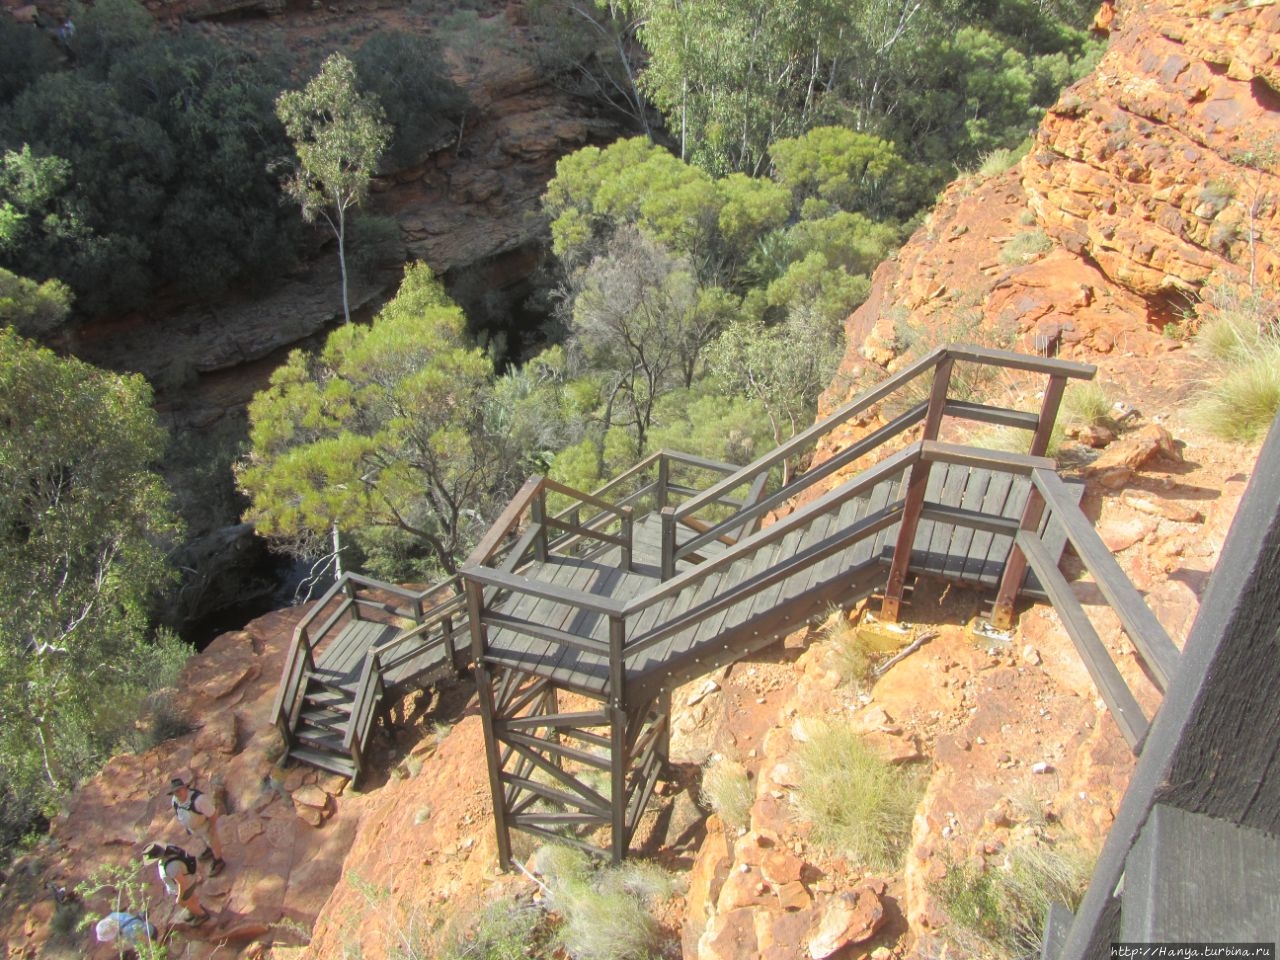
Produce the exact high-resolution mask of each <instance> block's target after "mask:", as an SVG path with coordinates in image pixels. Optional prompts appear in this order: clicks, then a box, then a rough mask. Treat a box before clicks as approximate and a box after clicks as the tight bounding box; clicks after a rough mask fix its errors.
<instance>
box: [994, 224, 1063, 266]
mask: <svg viewBox="0 0 1280 960" xmlns="http://www.w3.org/2000/svg"><path fill="white" fill-rule="evenodd" d="M1052 249H1053V241H1052V240H1050V239H1049V235H1048V234H1047V233H1045V232H1044V231H1043V230H1038V229H1037V230H1024V231H1023V232H1022V233H1019V234H1017V235H1016V236H1014V237H1013V239H1011V240H1010V241H1009V242H1008V243H1006V244H1005V245H1004V246H1003V247H1002V248H1001V249H1000V262H1001V263H1007V264H1011V265H1017V264H1022V263H1031V262H1032V261H1033V260H1036V259H1038V258H1039V257H1041V256H1043V255H1044V254H1046V253H1048V252H1049V251H1050V250H1052Z"/></svg>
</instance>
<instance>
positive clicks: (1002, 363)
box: [942, 343, 1098, 380]
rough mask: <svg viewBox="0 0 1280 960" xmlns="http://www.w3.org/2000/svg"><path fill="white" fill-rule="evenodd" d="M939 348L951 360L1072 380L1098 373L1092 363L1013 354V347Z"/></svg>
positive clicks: (967, 344)
mask: <svg viewBox="0 0 1280 960" xmlns="http://www.w3.org/2000/svg"><path fill="white" fill-rule="evenodd" d="M942 350H943V352H944V353H945V354H946V355H947V356H948V357H950V358H951V359H952V360H967V361H969V362H970V363H982V364H986V365H987V366H992V367H1007V368H1009V369H1011V370H1027V371H1029V372H1031V373H1044V374H1048V375H1049V376H1060V377H1070V378H1071V379H1074V380H1092V379H1093V378H1094V376H1096V375H1097V373H1098V368H1097V366H1096V365H1095V364H1092V363H1082V362H1080V361H1078V360H1062V359H1059V358H1058V357H1036V356H1032V355H1030V354H1026V353H1016V352H1014V351H1013V350H1000V349H998V348H996V347H979V346H976V345H974V344H971V343H953V344H948V345H947V346H945V347H943V348H942Z"/></svg>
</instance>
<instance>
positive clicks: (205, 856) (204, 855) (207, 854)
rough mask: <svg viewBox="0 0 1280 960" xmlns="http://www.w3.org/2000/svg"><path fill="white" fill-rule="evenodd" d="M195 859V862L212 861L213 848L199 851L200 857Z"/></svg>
mask: <svg viewBox="0 0 1280 960" xmlns="http://www.w3.org/2000/svg"><path fill="white" fill-rule="evenodd" d="M196 859H197V860H212V859H213V848H212V847H205V848H204V849H203V850H201V851H200V856H198V857H197V858H196Z"/></svg>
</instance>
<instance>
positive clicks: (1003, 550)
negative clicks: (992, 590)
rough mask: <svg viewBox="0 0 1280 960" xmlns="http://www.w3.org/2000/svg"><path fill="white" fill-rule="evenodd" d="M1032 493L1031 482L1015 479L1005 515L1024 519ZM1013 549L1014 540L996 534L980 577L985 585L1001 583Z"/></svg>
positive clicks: (1005, 505)
mask: <svg viewBox="0 0 1280 960" xmlns="http://www.w3.org/2000/svg"><path fill="white" fill-rule="evenodd" d="M1030 493H1031V481H1030V480H1028V479H1026V478H1025V477H1014V478H1013V483H1012V484H1011V485H1010V486H1009V497H1008V499H1007V500H1006V501H1005V504H1004V510H1003V511H1002V512H1003V515H1004V516H1006V517H1010V518H1013V517H1017V518H1019V520H1020V519H1021V518H1022V511H1023V508H1025V507H1026V504H1027V496H1028V495H1029V494H1030ZM1012 549H1013V538H1012V537H1006V536H1004V535H1003V534H996V535H995V536H993V537H992V538H991V545H990V547H988V549H987V558H986V560H985V561H983V564H982V572H981V573H980V574H979V575H978V578H979V580H980V581H981V582H982V583H984V584H991V585H995V584H998V583H999V582H1000V575H1001V574H1002V573H1003V572H1004V567H1005V564H1006V563H1008V562H1009V551H1010V550H1012Z"/></svg>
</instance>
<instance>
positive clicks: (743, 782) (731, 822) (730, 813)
mask: <svg viewBox="0 0 1280 960" xmlns="http://www.w3.org/2000/svg"><path fill="white" fill-rule="evenodd" d="M700 796H701V798H702V802H703V803H704V804H706V805H707V806H708V807H710V808H711V809H712V810H713V811H715V812H716V813H717V814H719V816H720V819H721V820H723V821H724V824H725V826H726V827H728V828H729V830H730V831H732V832H737V831H739V830H744V829H746V828H747V827H748V826H750V825H751V805H752V804H753V803H755V799H756V791H755V788H754V787H753V786H752V784H751V779H750V777H749V776H748V774H747V768H746V767H744V766H743V765H742V764H741V763H739V762H738V761H736V760H729V759H727V758H723V757H722V758H720V759H718V760H716V759H713V760H711V761H709V762H708V763H707V764H706V766H704V767H703V768H702V791H701V794H700Z"/></svg>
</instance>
